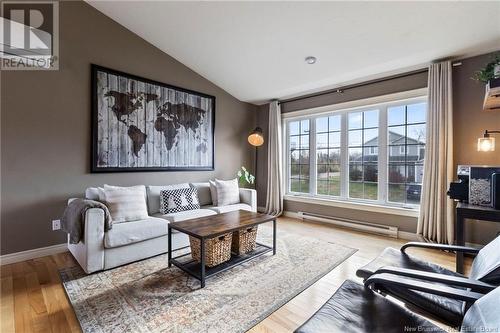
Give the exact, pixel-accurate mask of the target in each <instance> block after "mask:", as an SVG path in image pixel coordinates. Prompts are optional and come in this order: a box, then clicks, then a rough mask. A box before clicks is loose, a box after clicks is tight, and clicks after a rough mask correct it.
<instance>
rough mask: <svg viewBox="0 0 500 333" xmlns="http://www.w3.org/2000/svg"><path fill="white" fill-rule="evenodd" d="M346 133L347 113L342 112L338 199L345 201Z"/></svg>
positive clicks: (346, 194)
mask: <svg viewBox="0 0 500 333" xmlns="http://www.w3.org/2000/svg"><path fill="white" fill-rule="evenodd" d="M348 135H349V134H348V132H347V113H346V112H343V113H342V114H341V118H340V197H341V198H342V199H347V197H348V188H349V152H348V150H347V144H348V142H347V141H348Z"/></svg>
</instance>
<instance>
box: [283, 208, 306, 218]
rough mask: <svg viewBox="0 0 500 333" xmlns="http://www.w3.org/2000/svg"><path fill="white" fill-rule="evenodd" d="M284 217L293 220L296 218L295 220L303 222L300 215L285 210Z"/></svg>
mask: <svg viewBox="0 0 500 333" xmlns="http://www.w3.org/2000/svg"><path fill="white" fill-rule="evenodd" d="M283 216H286V217H291V218H294V219H299V220H302V218H301V217H300V215H299V213H297V212H291V211H289V210H285V211H284V212H283Z"/></svg>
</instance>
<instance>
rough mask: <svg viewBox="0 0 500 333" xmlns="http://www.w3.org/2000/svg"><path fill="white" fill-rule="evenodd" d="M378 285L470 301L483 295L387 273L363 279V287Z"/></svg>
mask: <svg viewBox="0 0 500 333" xmlns="http://www.w3.org/2000/svg"><path fill="white" fill-rule="evenodd" d="M379 286H382V287H384V286H385V287H391V286H392V287H403V288H407V289H411V290H417V291H423V292H426V293H429V294H434V295H438V296H443V297H448V298H452V299H456V300H460V301H466V302H471V303H473V302H475V301H477V300H478V299H480V298H481V297H482V296H483V294H480V293H477V292H474V291H468V290H464V289H457V288H452V287H447V286H442V285H437V284H434V283H429V282H425V281H419V280H415V279H410V278H407V277H402V276H398V275H394V274H389V273H381V274H374V275H372V276H370V277H369V278H368V279H366V281H365V287H367V288H370V287H375V288H377V287H379Z"/></svg>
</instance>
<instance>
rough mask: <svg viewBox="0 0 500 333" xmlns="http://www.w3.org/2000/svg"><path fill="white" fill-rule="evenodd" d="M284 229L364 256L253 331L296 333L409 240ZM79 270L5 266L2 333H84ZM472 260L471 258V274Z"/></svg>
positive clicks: (298, 224)
mask: <svg viewBox="0 0 500 333" xmlns="http://www.w3.org/2000/svg"><path fill="white" fill-rule="evenodd" d="M278 230H286V231H289V232H294V233H300V234H302V235H305V236H311V237H317V238H320V239H323V240H325V241H329V242H334V243H337V244H342V245H345V246H349V247H352V248H356V249H358V251H357V252H356V253H355V254H354V255H352V256H351V257H350V258H349V259H347V260H346V261H344V262H343V263H342V264H340V265H339V266H337V267H336V268H335V269H333V270H332V271H331V272H330V273H328V274H327V275H326V276H324V277H323V278H322V279H320V280H319V281H317V282H316V283H315V284H313V285H312V286H310V287H309V288H308V289H306V290H305V291H304V292H302V293H301V294H299V295H298V296H297V297H295V298H294V299H292V300H291V301H290V302H288V303H287V304H285V305H284V306H283V307H281V308H280V309H278V310H277V311H275V312H274V313H273V314H271V315H270V316H269V317H267V318H266V319H265V320H263V321H262V322H261V323H259V324H257V325H256V326H255V327H253V328H252V329H251V330H250V331H249V332H252V333H264V332H266V333H267V332H291V331H293V330H294V329H296V328H297V327H298V326H300V325H301V324H302V323H303V322H304V321H306V320H307V319H308V318H309V317H310V316H311V315H312V314H313V313H314V312H316V310H317V309H319V307H320V306H321V305H323V304H324V303H325V302H326V301H327V300H328V299H329V298H330V296H331V295H332V294H333V293H334V292H335V290H336V289H337V288H338V287H339V286H340V285H341V284H342V282H344V280H345V279H348V278H349V279H354V280H356V281H359V282H361V280H360V279H359V278H357V277H356V274H355V272H356V270H357V269H358V268H359V267H361V266H362V265H364V264H366V263H368V262H369V261H370V260H372V259H373V258H375V257H376V256H377V255H378V254H379V253H380V252H381V251H382V250H383V249H384V248H386V247H388V246H392V247H395V248H399V247H400V246H401V244H403V243H405V241H403V240H399V239H393V238H388V237H383V236H377V235H373V234H366V233H361V232H356V231H352V230H348V229H341V228H337V227H334V226H330V225H325V224H318V223H309V222H302V221H299V220H294V219H291V218H286V217H283V218H280V219H279V221H278ZM410 252H411V253H412V254H415V255H418V256H420V257H422V258H425V259H427V260H430V261H432V262H435V263H437V264H439V265H442V266H445V267H447V268H449V269H454V266H455V258H454V255H452V254H449V253H444V252H440V251H428V250H422V249H411V250H410ZM74 265H76V262H75V260H74V259H73V257H72V256H71V255H70V254H69V252H65V253H61V254H57V255H53V256H47V257H43V258H38V259H32V260H28V261H24V262H19V263H15V264H11V265H4V266H1V312H0V315H1V317H0V322H1V326H0V332H2V333H9V332H80V331H81V330H80V326H79V323H78V320H77V319H76V317H75V314H74V312H73V309H72V307H71V305H70V304H69V302H68V299H67V298H66V294H65V291H64V289H63V287H62V284H61V280H60V279H59V274H58V269H60V268H63V267H70V266H74ZM469 267H470V260H469V259H466V270H468V269H469Z"/></svg>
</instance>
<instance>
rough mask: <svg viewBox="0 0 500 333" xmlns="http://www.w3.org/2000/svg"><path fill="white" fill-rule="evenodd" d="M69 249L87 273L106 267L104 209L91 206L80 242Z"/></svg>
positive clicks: (87, 212)
mask: <svg viewBox="0 0 500 333" xmlns="http://www.w3.org/2000/svg"><path fill="white" fill-rule="evenodd" d="M68 249H69V250H70V252H71V253H72V254H73V256H74V257H75V259H76V260H77V261H78V263H79V264H80V266H82V268H83V270H84V271H85V272H86V273H92V272H95V271H100V270H103V269H104V210H102V209H101V208H90V209H88V210H87V211H86V212H85V230H84V234H83V237H82V240H81V241H80V242H79V243H78V244H71V243H69V235H68Z"/></svg>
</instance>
